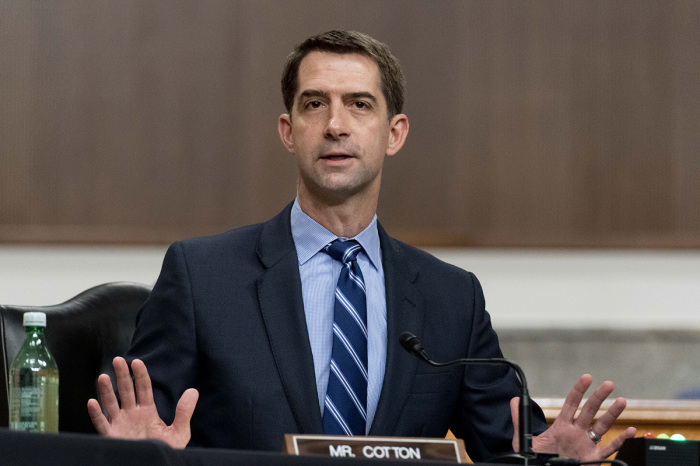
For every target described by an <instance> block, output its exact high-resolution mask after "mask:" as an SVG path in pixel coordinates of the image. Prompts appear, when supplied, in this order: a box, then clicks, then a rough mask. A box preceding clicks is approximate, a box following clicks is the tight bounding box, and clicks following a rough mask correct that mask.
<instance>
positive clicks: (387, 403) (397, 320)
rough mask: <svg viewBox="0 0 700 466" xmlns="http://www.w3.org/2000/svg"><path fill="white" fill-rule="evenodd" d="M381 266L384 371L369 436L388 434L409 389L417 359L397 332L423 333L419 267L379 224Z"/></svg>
mask: <svg viewBox="0 0 700 466" xmlns="http://www.w3.org/2000/svg"><path fill="white" fill-rule="evenodd" d="M379 238H380V241H381V245H382V265H383V267H384V281H385V283H386V306H387V355H386V371H385V373H384V382H383V385H382V391H381V394H380V397H379V403H378V404H377V411H376V414H375V416H374V421H373V422H372V426H371V428H370V432H369V433H370V435H391V434H395V429H396V426H397V424H398V421H399V417H400V415H401V411H402V408H403V406H404V404H405V402H406V399H407V398H408V395H409V393H410V391H411V381H412V379H413V376H414V374H415V372H416V367H417V365H418V362H419V361H418V360H417V359H416V358H415V357H413V356H411V355H410V354H408V353H407V352H406V351H405V350H404V349H403V348H402V347H401V345H400V344H399V335H401V333H403V332H406V331H408V332H411V333H414V334H416V335H421V334H422V333H423V332H422V330H423V316H424V300H423V295H422V294H421V292H420V291H419V290H418V287H417V286H416V284H415V282H416V280H417V279H418V269H417V268H416V266H415V264H413V263H412V262H411V261H410V260H409V259H408V258H407V257H406V255H405V250H404V247H403V246H402V245H401V244H400V243H398V242H397V241H395V240H394V239H392V238H390V237H389V236H388V235H387V234H386V232H385V231H384V229H383V228H382V227H381V225H380V226H379Z"/></svg>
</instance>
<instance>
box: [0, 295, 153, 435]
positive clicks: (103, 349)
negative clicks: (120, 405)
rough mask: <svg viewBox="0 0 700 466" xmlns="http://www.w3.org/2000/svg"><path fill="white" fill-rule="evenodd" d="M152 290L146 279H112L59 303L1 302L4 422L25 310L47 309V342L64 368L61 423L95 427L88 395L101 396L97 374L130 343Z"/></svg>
mask: <svg viewBox="0 0 700 466" xmlns="http://www.w3.org/2000/svg"><path fill="white" fill-rule="evenodd" d="M150 292H151V288H150V287H149V286H146V285H142V284H140V283H129V282H116V283H106V284H104V285H99V286H96V287H94V288H90V289H89V290H86V291H84V292H82V293H80V294H79V295H77V296H75V297H74V298H72V299H69V300H68V301H66V302H65V303H63V304H58V305H55V306H14V305H12V306H11V305H0V350H1V351H2V358H0V371H1V372H0V375H2V380H1V381H0V426H7V425H8V423H9V410H8V394H9V393H8V392H9V369H10V364H12V360H13V359H14V358H15V356H16V354H17V353H18V352H19V348H20V347H21V346H22V342H23V341H24V334H25V332H24V327H23V326H22V315H23V314H24V313H25V312H28V311H40V312H45V313H46V320H47V324H46V342H47V344H48V346H49V349H50V350H51V353H52V354H53V356H54V358H55V359H56V363H57V364H58V371H59V394H58V399H59V407H58V410H59V413H58V428H59V430H60V431H65V432H84V433H94V432H95V429H94V428H93V426H92V422H91V421H90V417H89V416H88V414H87V401H88V400H89V399H90V398H97V396H98V394H97V377H98V376H99V375H100V374H102V373H110V372H113V370H112V359H114V357H115V356H121V355H123V354H124V353H126V351H127V350H128V349H129V346H130V345H131V338H132V336H133V333H134V328H135V325H136V314H137V313H138V310H139V309H140V308H141V305H142V304H143V302H144V301H145V300H146V298H147V297H148V295H149V294H150Z"/></svg>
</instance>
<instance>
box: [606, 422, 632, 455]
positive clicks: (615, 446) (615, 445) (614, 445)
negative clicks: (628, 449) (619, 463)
mask: <svg viewBox="0 0 700 466" xmlns="http://www.w3.org/2000/svg"><path fill="white" fill-rule="evenodd" d="M635 435H637V429H636V428H634V427H628V428H627V429H625V431H624V432H622V433H621V434H620V436H619V437H617V438H616V439H615V440H613V441H612V442H610V443H608V444H607V445H605V446H604V447H602V448H601V449H600V454H601V458H607V457H608V456H610V455H612V454H613V453H615V452H616V451H617V450H619V449H620V447H621V446H622V443H623V442H624V441H625V440H627V439H628V438H634V436H635Z"/></svg>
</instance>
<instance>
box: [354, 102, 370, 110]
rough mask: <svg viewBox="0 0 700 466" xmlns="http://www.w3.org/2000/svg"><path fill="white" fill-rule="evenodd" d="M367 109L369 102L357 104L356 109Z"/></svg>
mask: <svg viewBox="0 0 700 466" xmlns="http://www.w3.org/2000/svg"><path fill="white" fill-rule="evenodd" d="M367 107H368V105H367V102H355V108H359V109H365V108H367Z"/></svg>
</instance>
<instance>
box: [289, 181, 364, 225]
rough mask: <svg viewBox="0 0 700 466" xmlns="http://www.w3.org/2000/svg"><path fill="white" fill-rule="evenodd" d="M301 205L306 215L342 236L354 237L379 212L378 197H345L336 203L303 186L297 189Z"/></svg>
mask: <svg viewBox="0 0 700 466" xmlns="http://www.w3.org/2000/svg"><path fill="white" fill-rule="evenodd" d="M297 199H298V200H299V206H300V207H301V210H302V211H304V213H305V214H306V215H308V216H309V217H311V218H312V219H314V220H315V221H316V222H318V223H319V224H320V225H322V226H323V227H324V228H325V229H327V230H328V231H330V232H331V233H333V234H334V235H336V236H338V237H341V238H352V237H354V236H357V235H358V234H359V233H361V232H362V231H363V230H364V229H365V228H367V227H368V226H369V224H370V223H371V222H372V219H373V218H374V214H375V213H376V212H377V199H378V198H377V197H376V196H375V197H374V198H373V199H352V198H351V199H345V200H343V201H342V202H338V203H334V202H328V201H327V200H322V199H319V198H317V197H315V196H313V195H311V194H310V193H309V192H308V191H306V190H305V189H303V188H302V187H301V186H299V188H298V189H297Z"/></svg>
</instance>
